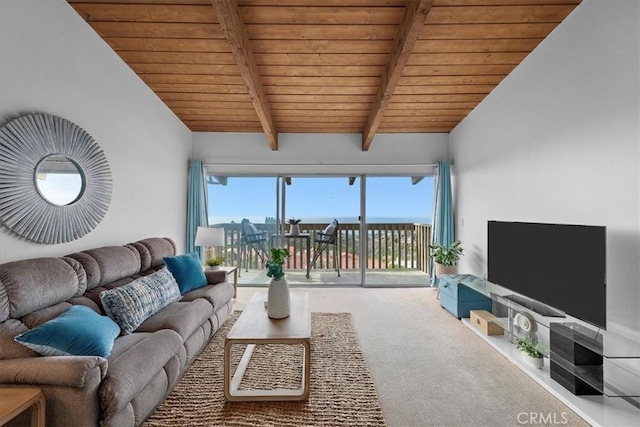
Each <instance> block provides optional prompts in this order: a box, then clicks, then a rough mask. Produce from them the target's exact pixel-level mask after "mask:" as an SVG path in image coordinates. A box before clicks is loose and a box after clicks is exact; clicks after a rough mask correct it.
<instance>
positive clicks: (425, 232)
mask: <svg viewBox="0 0 640 427" xmlns="http://www.w3.org/2000/svg"><path fill="white" fill-rule="evenodd" d="M254 225H255V226H256V228H257V229H258V230H260V231H265V232H266V235H267V236H270V237H269V238H268V239H267V247H271V245H272V244H273V245H277V242H278V240H277V239H276V238H275V235H276V226H275V224H254ZM326 225H327V224H300V232H301V233H310V235H311V237H310V244H311V248H310V257H311V259H312V260H313V255H314V250H315V247H314V243H313V239H314V236H315V235H316V232H317V231H322V230H323V229H324V228H325V227H326ZM213 226H214V227H222V228H224V229H225V235H226V237H225V241H226V245H225V246H224V248H221V249H216V253H218V252H219V251H220V250H222V253H223V254H224V255H225V257H226V264H229V265H240V263H239V262H240V260H239V256H240V243H241V238H240V237H241V236H240V224H236V223H230V224H216V225H213ZM338 232H339V239H338V240H339V242H338V253H339V254H340V255H341V259H340V268H341V269H359V268H360V262H361V259H362V258H363V257H361V256H360V224H340V226H339V228H338ZM430 241H431V226H430V225H426V224H412V223H379V224H367V247H368V257H367V263H366V268H367V269H393V268H400V269H413V270H420V271H424V272H425V273H427V274H428V273H429V242H430ZM285 242H286V243H285V245H287V246H288V247H289V251H290V252H291V258H289V260H288V262H287V264H286V265H285V268H286V269H306V268H307V252H306V251H307V244H306V240H305V239H290V240H286V241H285ZM332 250H333V248H331V247H330V248H329V250H327V251H325V252H323V253H322V255H321V256H320V258H318V260H317V261H316V268H335V266H334V264H333V252H332ZM208 255H210V254H208ZM247 258H248V259H247V266H248V268H252V269H256V268H262V265H261V264H260V260H259V258H258V257H257V255H256V253H255V252H254V251H248V256H247ZM242 267H243V268H244V267H245V262H244V260H243V262H242Z"/></svg>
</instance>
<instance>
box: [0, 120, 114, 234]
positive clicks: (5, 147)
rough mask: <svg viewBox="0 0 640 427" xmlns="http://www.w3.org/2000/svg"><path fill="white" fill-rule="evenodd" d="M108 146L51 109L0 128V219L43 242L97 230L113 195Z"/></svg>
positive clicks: (15, 230)
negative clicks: (53, 113) (105, 151)
mask: <svg viewBox="0 0 640 427" xmlns="http://www.w3.org/2000/svg"><path fill="white" fill-rule="evenodd" d="M111 191H112V180H111V171H110V169H109V163H108V162H107V158H106V156H105V155H104V152H103V151H102V149H100V147H99V146H98V144H97V143H96V142H95V140H94V139H93V138H92V137H91V135H89V134H88V133H87V132H86V131H85V130H84V129H82V128H81V127H79V126H77V125H76V124H74V123H72V122H70V121H68V120H65V119H63V118H60V117H57V116H53V115H50V114H32V115H26V116H21V117H18V118H17V119H14V120H11V121H10V122H8V123H6V124H5V125H4V126H3V127H2V129H0V221H2V224H3V225H4V226H5V227H7V228H8V229H10V230H11V231H13V232H14V233H16V234H18V235H20V236H22V237H25V238H27V239H29V240H32V241H34V242H39V243H50V244H53V243H65V242H70V241H73V240H76V239H79V238H80V237H82V236H84V235H85V234H87V233H89V232H90V231H91V230H93V229H94V228H95V227H96V226H97V225H98V224H99V223H100V221H102V219H103V218H104V216H105V214H106V213H107V210H108V208H109V203H110V201H111Z"/></svg>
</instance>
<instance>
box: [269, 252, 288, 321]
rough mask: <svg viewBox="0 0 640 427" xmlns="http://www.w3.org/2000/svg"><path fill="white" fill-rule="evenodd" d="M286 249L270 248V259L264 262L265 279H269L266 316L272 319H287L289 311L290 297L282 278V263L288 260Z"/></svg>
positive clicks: (285, 282)
mask: <svg viewBox="0 0 640 427" xmlns="http://www.w3.org/2000/svg"><path fill="white" fill-rule="evenodd" d="M289 256H290V253H289V249H287V248H271V259H269V261H267V262H266V264H265V267H266V269H267V277H271V278H272V280H271V283H270V284H269V292H268V295H267V314H268V315H269V317H270V318H272V319H284V318H286V317H289V313H290V311H291V296H290V294H289V285H288V284H287V281H286V280H285V278H284V269H283V267H282V266H283V265H284V262H285V261H286V260H287V258H289Z"/></svg>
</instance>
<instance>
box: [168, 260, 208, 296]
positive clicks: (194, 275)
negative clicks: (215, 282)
mask: <svg viewBox="0 0 640 427" xmlns="http://www.w3.org/2000/svg"><path fill="white" fill-rule="evenodd" d="M162 259H163V260H164V263H165V264H166V266H167V268H168V269H169V271H170V272H171V274H172V275H173V277H174V278H175V279H176V282H178V286H179V287H180V292H181V293H183V294H186V293H187V292H189V291H192V290H194V289H198V288H201V287H203V286H206V285H207V284H208V282H207V277H206V276H205V275H204V270H203V269H202V261H200V256H198V253H197V252H191V253H189V254H184V255H178V256H172V257H164V258H162Z"/></svg>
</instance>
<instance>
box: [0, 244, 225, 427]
mask: <svg viewBox="0 0 640 427" xmlns="http://www.w3.org/2000/svg"><path fill="white" fill-rule="evenodd" d="M175 252H176V247H175V244H174V242H173V241H172V240H171V239H168V238H150V239H145V240H141V241H138V242H135V243H131V244H128V245H124V246H109V247H102V248H97V249H92V250H87V251H84V252H79V253H75V254H71V255H68V256H65V257H60V258H38V259H28V260H23V261H16V262H10V263H6V264H2V265H0V387H36V388H40V389H42V390H43V392H44V394H45V397H46V400H47V409H46V411H47V414H46V421H47V425H48V426H65V427H67V426H96V425H102V426H137V425H139V424H141V423H142V422H143V421H144V420H145V419H146V418H147V417H148V416H149V415H150V414H151V413H152V412H153V410H154V409H155V408H156V406H157V405H159V404H160V403H161V402H162V401H163V399H164V398H165V397H166V395H167V394H168V393H169V392H170V391H171V390H172V388H173V387H174V386H175V384H176V383H177V381H178V379H179V378H180V377H181V375H182V374H183V373H184V372H185V371H186V370H187V368H188V367H189V366H190V364H191V363H192V362H193V360H194V359H195V358H196V356H197V355H198V354H199V353H200V351H201V350H202V349H203V348H204V346H205V345H206V344H207V343H208V342H209V339H210V338H211V336H212V335H213V334H214V333H215V332H216V331H217V330H218V328H219V327H220V326H221V325H222V323H223V322H224V321H225V320H226V319H227V317H228V316H229V314H230V313H231V311H232V305H233V300H232V298H233V291H234V289H233V286H232V285H231V284H229V283H228V282H227V281H226V273H225V272H224V271H207V272H206V277H207V282H208V285H206V286H204V287H201V288H199V289H196V290H193V291H190V292H188V293H186V294H184V295H182V299H181V301H179V302H174V303H171V304H169V305H168V306H166V307H165V308H163V309H162V310H160V311H159V312H158V313H156V314H154V315H153V316H151V317H150V318H148V319H147V320H145V321H144V322H143V323H142V324H141V325H140V327H139V328H138V329H137V330H136V331H135V332H134V333H131V334H128V335H120V336H118V338H116V339H115V342H114V344H113V349H112V351H111V354H110V355H109V356H108V357H107V358H106V359H105V358H102V357H98V356H41V355H39V354H38V353H36V352H34V351H32V350H31V349H29V348H27V347H25V346H23V345H21V344H20V343H18V342H15V341H14V337H15V336H16V335H19V334H22V333H24V332H26V331H29V330H30V329H32V328H35V327H36V326H38V325H41V324H42V323H44V322H46V321H48V320H50V319H53V318H55V317H56V316H58V315H60V314H61V313H62V312H65V310H67V309H68V308H69V307H70V306H71V305H77V304H81V305H84V306H88V307H90V308H92V309H93V310H95V311H97V312H98V313H100V314H105V312H104V309H103V307H102V304H101V301H100V297H99V294H100V292H102V291H103V290H106V289H112V288H115V287H119V286H123V285H125V284H127V283H130V282H132V281H133V280H135V279H137V278H140V277H142V276H145V275H149V274H152V273H154V272H155V271H157V270H159V269H161V268H163V267H164V263H163V257H165V256H172V255H174V254H175ZM221 386H222V385H221ZM22 421H27V422H28V419H27V420H25V419H23V420H22ZM16 422H17V423H20V419H17V420H16Z"/></svg>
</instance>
